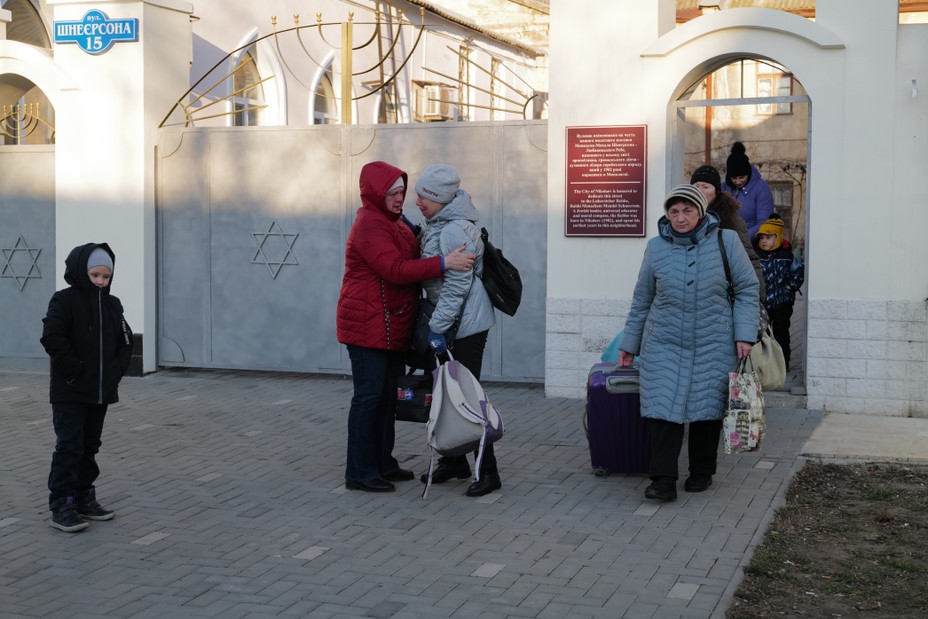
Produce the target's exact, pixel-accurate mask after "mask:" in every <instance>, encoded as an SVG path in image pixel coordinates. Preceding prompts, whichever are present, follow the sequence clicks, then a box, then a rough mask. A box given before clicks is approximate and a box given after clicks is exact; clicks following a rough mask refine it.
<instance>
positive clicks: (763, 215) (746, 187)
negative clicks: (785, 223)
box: [723, 142, 773, 238]
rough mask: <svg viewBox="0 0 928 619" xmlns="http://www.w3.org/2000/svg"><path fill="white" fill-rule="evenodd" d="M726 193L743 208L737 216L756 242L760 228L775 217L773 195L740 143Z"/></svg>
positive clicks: (727, 176) (729, 163)
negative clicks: (742, 220)
mask: <svg viewBox="0 0 928 619" xmlns="http://www.w3.org/2000/svg"><path fill="white" fill-rule="evenodd" d="M723 189H724V191H725V192H726V193H728V194H729V195H731V197H733V198H734V199H735V200H737V201H738V203H739V204H740V205H741V209H740V210H739V211H738V214H739V215H741V218H742V219H744V223H745V224H747V227H748V236H749V238H753V237H754V235H755V234H757V228H758V227H760V224H761V223H762V222H763V221H764V220H766V219H767V218H768V217H770V214H771V213H773V192H772V191H770V186H769V185H768V184H767V181H765V180H764V179H763V178H761V176H760V170H758V169H757V166H755V165H753V164H752V163H751V160H750V159H748V156H747V154H746V152H745V149H744V144H742V143H741V142H735V143H734V144H732V146H731V154H730V155H729V156H728V161H727V162H726V166H725V184H724V185H723Z"/></svg>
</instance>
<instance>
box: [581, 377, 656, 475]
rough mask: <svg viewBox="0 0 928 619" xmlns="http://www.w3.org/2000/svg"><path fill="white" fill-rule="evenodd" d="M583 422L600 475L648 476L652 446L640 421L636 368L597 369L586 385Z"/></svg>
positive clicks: (592, 458)
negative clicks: (641, 474) (628, 474)
mask: <svg viewBox="0 0 928 619" xmlns="http://www.w3.org/2000/svg"><path fill="white" fill-rule="evenodd" d="M584 421H585V423H584V426H585V428H586V435H587V439H588V440H589V443H590V461H591V463H592V465H593V471H594V472H595V473H596V474H597V475H605V474H607V473H647V472H648V464H649V463H650V460H651V446H650V444H649V443H648V433H647V426H646V425H645V420H644V419H642V418H641V401H640V399H639V396H638V369H637V368H620V367H619V366H618V365H617V364H615V363H597V364H596V365H594V366H593V367H592V369H590V375H589V378H588V379H587V384H586V417H585V419H584Z"/></svg>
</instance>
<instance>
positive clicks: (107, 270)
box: [41, 243, 132, 533]
mask: <svg viewBox="0 0 928 619" xmlns="http://www.w3.org/2000/svg"><path fill="white" fill-rule="evenodd" d="M115 260H116V255H115V254H114V253H113V250H111V249H110V247H109V245H107V244H106V243H101V244H97V243H88V244H86V245H81V246H79V247H75V248H74V249H73V250H71V253H70V254H68V258H67V259H66V260H65V274H64V280H65V281H66V282H67V283H68V284H70V286H69V287H68V288H64V289H63V290H59V291H58V292H56V293H55V294H54V295H53V296H52V299H51V301H50V302H49V304H48V313H47V314H46V315H45V318H44V319H43V320H42V322H43V323H44V324H45V327H44V328H43V330H42V340H41V341H42V346H44V347H45V350H46V352H48V356H49V357H50V358H51V387H50V390H49V401H50V402H51V404H52V416H53V421H54V425H55V436H56V437H57V440H56V442H55V452H54V454H53V455H52V468H51V473H49V476H48V490H49V492H50V494H49V497H48V507H49V509H50V510H51V511H52V519H51V526H53V527H55V528H56V529H60V530H62V531H66V532H68V533H72V532H75V531H80V530H82V529H86V528H87V525H88V524H89V523H88V522H87V520H110V519H111V518H113V516H115V515H116V514H115V512H113V511H112V510H109V509H106V508H104V507H103V506H101V505H100V503H98V502H97V499H96V496H95V492H94V486H93V484H94V481H96V479H97V477H98V476H99V474H100V469H99V467H98V466H97V462H96V458H95V456H96V454H97V452H98V451H99V450H100V445H101V442H100V436H101V434H102V433H103V420H104V418H105V417H106V408H107V405H109V404H111V403H113V402H118V401H119V394H118V392H117V386H118V385H119V381H120V379H122V377H123V375H124V374H125V373H126V370H127V369H128V368H129V361H130V359H131V357H132V330H131V329H130V328H129V325H128V324H127V323H126V320H125V318H124V317H123V310H122V304H121V303H120V302H119V299H117V298H116V297H114V296H113V295H111V294H110V283H111V282H112V277H113V263H114V262H115Z"/></svg>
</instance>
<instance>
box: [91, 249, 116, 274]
mask: <svg viewBox="0 0 928 619" xmlns="http://www.w3.org/2000/svg"><path fill="white" fill-rule="evenodd" d="M94 267H106V268H108V269H109V270H110V273H112V272H113V259H112V258H111V257H110V255H109V253H107V251H106V250H105V249H103V248H102V247H97V248H96V249H95V250H93V251H92V252H90V257H89V258H87V270H88V271H90V269H92V268H94Z"/></svg>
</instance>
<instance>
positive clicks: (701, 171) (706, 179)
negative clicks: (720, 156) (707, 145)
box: [690, 165, 722, 196]
mask: <svg viewBox="0 0 928 619" xmlns="http://www.w3.org/2000/svg"><path fill="white" fill-rule="evenodd" d="M696 183H709V184H710V185H712V186H713V187H715V195H717V196H719V195H722V177H721V176H719V171H718V170H716V169H715V168H713V167H712V166H711V165H701V166H699V167H698V168H696V170H695V171H694V172H693V175H692V176H691V177H690V185H695V184H696Z"/></svg>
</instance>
